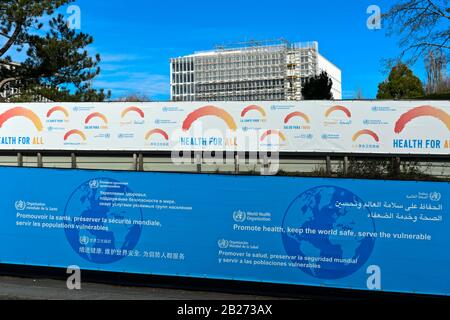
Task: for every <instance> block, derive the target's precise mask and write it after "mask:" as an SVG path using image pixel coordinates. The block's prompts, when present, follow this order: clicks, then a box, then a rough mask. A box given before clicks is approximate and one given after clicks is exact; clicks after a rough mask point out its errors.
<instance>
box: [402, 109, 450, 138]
mask: <svg viewBox="0 0 450 320" xmlns="http://www.w3.org/2000/svg"><path fill="white" fill-rule="evenodd" d="M420 117H434V118H436V119H438V120H440V121H442V123H444V124H445V125H446V126H447V129H448V130H450V115H449V114H448V113H447V112H445V111H444V110H442V109H438V108H435V107H432V106H421V107H417V108H414V109H412V110H410V111H408V112H406V113H405V114H403V115H402V116H401V117H400V119H398V121H397V123H396V124H395V133H397V134H400V133H401V132H402V131H403V130H404V129H405V127H406V125H407V124H408V123H409V122H411V121H413V120H414V119H417V118H420Z"/></svg>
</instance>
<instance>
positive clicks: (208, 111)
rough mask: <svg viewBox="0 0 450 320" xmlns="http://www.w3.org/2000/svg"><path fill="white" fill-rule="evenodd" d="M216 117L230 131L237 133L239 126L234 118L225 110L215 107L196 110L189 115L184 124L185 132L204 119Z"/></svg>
mask: <svg viewBox="0 0 450 320" xmlns="http://www.w3.org/2000/svg"><path fill="white" fill-rule="evenodd" d="M208 116H214V117H218V118H220V119H222V120H223V121H224V122H225V123H226V124H227V126H228V128H229V129H230V130H233V131H236V130H237V125H236V122H234V119H233V117H232V116H231V115H230V114H229V113H228V112H226V111H225V110H223V109H220V108H218V107H215V106H206V107H203V108H200V109H197V110H195V111H194V112H192V113H191V114H189V115H188V117H187V118H186V120H184V122H183V130H184V131H188V130H189V129H190V128H191V127H192V124H193V123H194V122H195V121H197V120H199V119H200V118H203V117H208Z"/></svg>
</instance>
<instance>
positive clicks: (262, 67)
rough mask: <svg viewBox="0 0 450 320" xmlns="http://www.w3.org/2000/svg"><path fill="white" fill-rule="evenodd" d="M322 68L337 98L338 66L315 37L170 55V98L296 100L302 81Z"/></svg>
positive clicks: (195, 99)
mask: <svg viewBox="0 0 450 320" xmlns="http://www.w3.org/2000/svg"><path fill="white" fill-rule="evenodd" d="M322 71H326V72H327V73H328V75H329V76H330V77H331V79H332V80H333V88H332V93H333V97H334V99H336V100H339V99H342V83H341V78H342V76H341V70H340V69H339V68H338V67H336V66H335V65H334V64H332V63H331V62H330V61H329V60H327V59H326V58H325V57H323V56H322V55H321V54H320V53H319V46H318V43H317V42H309V43H298V44H289V43H286V42H280V43H277V44H261V43H255V42H252V43H248V44H245V46H241V47H238V48H224V47H222V48H218V49H216V50H212V51H205V52H197V53H195V54H192V55H188V56H184V57H179V58H174V59H171V61H170V73H171V99H172V101H252V100H253V101H264V100H265V101H267V100H302V94H301V89H302V84H303V83H304V82H305V80H306V79H307V78H309V77H312V76H314V75H317V74H319V73H320V72H322Z"/></svg>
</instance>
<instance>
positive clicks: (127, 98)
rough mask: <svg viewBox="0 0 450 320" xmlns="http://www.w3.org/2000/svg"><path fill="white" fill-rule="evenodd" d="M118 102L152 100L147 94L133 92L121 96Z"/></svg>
mask: <svg viewBox="0 0 450 320" xmlns="http://www.w3.org/2000/svg"><path fill="white" fill-rule="evenodd" d="M116 101H117V102H150V101H152V100H151V99H150V98H149V97H148V96H147V95H146V94H141V93H133V94H130V95H127V96H123V97H120V98H118V99H117V100H116Z"/></svg>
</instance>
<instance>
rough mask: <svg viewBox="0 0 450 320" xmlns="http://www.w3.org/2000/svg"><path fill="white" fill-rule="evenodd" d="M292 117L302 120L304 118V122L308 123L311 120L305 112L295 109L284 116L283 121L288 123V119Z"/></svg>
mask: <svg viewBox="0 0 450 320" xmlns="http://www.w3.org/2000/svg"><path fill="white" fill-rule="evenodd" d="M293 118H302V119H303V120H305V122H306V123H310V122H311V120H310V119H309V117H308V116H307V115H306V114H305V113H303V112H300V111H296V112H292V113H290V114H288V115H287V116H286V118H285V119H284V123H285V124H288V123H289V121H291V120H292V119H293Z"/></svg>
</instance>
